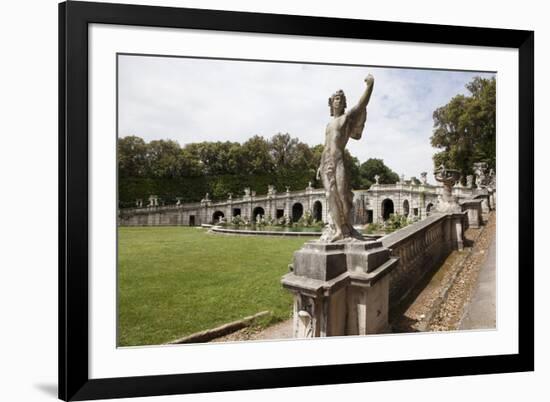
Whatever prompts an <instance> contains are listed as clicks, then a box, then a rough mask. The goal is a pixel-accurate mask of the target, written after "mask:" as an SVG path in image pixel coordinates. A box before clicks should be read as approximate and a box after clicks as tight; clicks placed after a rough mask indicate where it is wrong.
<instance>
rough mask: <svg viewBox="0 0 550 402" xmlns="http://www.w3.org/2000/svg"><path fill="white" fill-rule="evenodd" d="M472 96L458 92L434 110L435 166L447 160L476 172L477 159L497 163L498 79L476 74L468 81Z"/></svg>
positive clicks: (451, 165)
mask: <svg viewBox="0 0 550 402" xmlns="http://www.w3.org/2000/svg"><path fill="white" fill-rule="evenodd" d="M466 89H468V91H469V92H470V95H469V96H466V95H457V96H455V97H454V98H452V99H451V100H450V102H449V103H447V104H446V105H445V106H442V107H440V108H438V109H437V110H435V111H434V113H433V119H434V130H433V134H432V136H431V138H430V141H431V144H432V146H433V147H435V148H438V149H441V151H440V152H438V153H436V154H434V156H433V161H434V165H435V166H439V165H441V164H444V165H445V166H446V167H448V168H453V169H458V170H460V172H461V174H462V175H463V176H466V175H469V174H472V173H473V164H474V163H475V162H487V164H488V166H489V168H493V169H495V167H496V135H495V133H496V80H495V78H490V79H486V78H481V77H476V78H474V79H473V80H472V81H471V82H470V83H468V84H467V85H466Z"/></svg>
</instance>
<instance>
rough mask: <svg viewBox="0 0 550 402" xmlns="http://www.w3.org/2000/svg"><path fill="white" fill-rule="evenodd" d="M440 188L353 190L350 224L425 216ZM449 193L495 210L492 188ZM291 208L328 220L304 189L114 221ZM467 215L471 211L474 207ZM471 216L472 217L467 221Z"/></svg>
mask: <svg viewBox="0 0 550 402" xmlns="http://www.w3.org/2000/svg"><path fill="white" fill-rule="evenodd" d="M441 191H442V190H441V187H440V186H432V185H429V184H426V185H424V184H420V185H417V184H411V183H396V184H379V185H377V184H374V185H372V186H371V188H370V189H368V190H354V191H353V193H354V200H353V206H354V210H353V223H354V224H357V225H364V224H367V223H371V222H376V223H381V222H382V221H383V220H384V216H385V215H387V214H385V212H384V211H385V209H387V208H388V207H391V211H393V213H396V214H400V215H413V216H416V217H418V218H419V219H424V218H426V217H427V216H429V215H430V214H431V213H433V211H434V210H435V207H436V205H437V202H438V197H439V195H440V194H441ZM453 196H454V197H456V198H457V199H458V200H459V201H460V202H461V203H462V202H466V201H471V200H473V199H479V200H481V201H482V204H481V207H482V211H483V212H484V213H487V212H488V211H489V210H491V209H494V204H495V200H496V196H495V193H494V190H491V191H488V190H487V189H481V190H478V189H474V188H467V187H460V186H455V187H454V188H453ZM472 205H473V204H472ZM472 205H470V206H469V208H470V209H472V208H473V206H472ZM295 206H297V207H298V208H299V210H301V211H302V214H303V213H306V212H307V211H309V212H310V213H312V214H315V211H319V212H320V213H319V216H316V218H318V217H320V218H321V220H322V221H323V222H326V221H327V203H326V197H325V191H324V190H323V189H316V188H312V187H308V188H306V189H305V190H301V191H288V192H281V193H277V192H272V193H271V194H267V195H255V194H252V193H249V194H247V195H245V196H243V197H238V198H237V197H235V198H228V199H227V200H224V201H216V202H214V201H212V200H208V199H205V200H203V202H200V203H186V204H181V205H167V206H149V207H141V208H128V209H121V210H119V220H118V222H119V225H122V226H157V225H185V226H193V224H194V225H200V224H203V223H215V222H214V221H215V219H214V217H215V216H218V217H219V216H223V217H224V218H225V219H227V218H229V219H230V218H231V217H233V216H235V215H237V214H239V215H240V216H241V217H243V218H247V219H248V220H254V219H255V216H254V215H255V213H254V211H260V208H261V210H263V211H264V214H263V216H264V217H269V216H271V217H272V218H278V217H280V216H279V215H280V214H284V215H286V216H288V217H290V218H292V217H293V210H294V207H295ZM471 213H472V214H474V211H471ZM474 219H475V217H474V216H473V215H472V220H471V223H473V222H474Z"/></svg>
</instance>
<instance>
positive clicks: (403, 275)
mask: <svg viewBox="0 0 550 402" xmlns="http://www.w3.org/2000/svg"><path fill="white" fill-rule="evenodd" d="M467 227H468V218H467V213H466V212H463V213H450V214H434V215H431V216H429V217H427V218H426V219H424V220H422V221H419V222H416V223H413V224H411V225H409V226H407V227H405V228H403V229H400V230H398V231H396V232H394V233H391V234H389V235H387V236H384V237H382V238H381V239H380V241H381V242H382V244H383V245H384V247H387V248H389V249H390V250H391V255H392V256H393V257H398V258H399V262H398V264H397V267H396V268H395V269H394V270H393V271H392V272H391V273H390V294H389V303H390V308H394V307H396V306H397V305H398V304H399V303H400V302H401V301H402V300H404V299H405V298H406V297H407V296H408V295H409V294H410V292H411V291H413V290H414V289H415V287H416V286H417V285H418V284H419V283H420V282H421V280H422V279H423V278H424V277H425V276H426V275H428V274H429V273H432V272H433V271H434V269H436V268H438V267H439V266H440V265H441V263H442V262H443V261H444V260H445V258H447V256H448V255H449V254H450V253H451V251H452V250H456V249H462V248H463V232H464V230H466V228H467Z"/></svg>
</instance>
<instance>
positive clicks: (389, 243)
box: [380, 212, 450, 249]
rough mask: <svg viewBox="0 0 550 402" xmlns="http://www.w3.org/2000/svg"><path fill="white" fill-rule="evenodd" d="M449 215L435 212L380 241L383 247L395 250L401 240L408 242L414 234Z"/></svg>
mask: <svg viewBox="0 0 550 402" xmlns="http://www.w3.org/2000/svg"><path fill="white" fill-rule="evenodd" d="M449 215H450V214H442V213H436V212H435V213H433V214H432V215H430V216H428V217H427V218H424V219H422V220H421V221H418V222H414V223H411V224H410V225H408V226H405V227H404V228H402V229H399V230H396V231H395V232H393V233H390V234H388V235H386V236H384V237H382V238H381V239H380V240H381V241H382V244H383V245H384V247H387V248H390V249H391V248H395V247H396V246H397V245H398V244H399V243H400V242H402V241H403V240H408V239H409V238H410V237H411V235H412V234H414V233H415V232H420V231H422V230H426V229H428V228H429V227H431V226H434V225H436V224H437V223H438V222H440V221H442V220H445V219H446V218H447V216H449Z"/></svg>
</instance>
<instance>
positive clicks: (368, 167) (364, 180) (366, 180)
mask: <svg viewBox="0 0 550 402" xmlns="http://www.w3.org/2000/svg"><path fill="white" fill-rule="evenodd" d="M376 175H378V176H380V179H379V181H378V182H379V183H380V184H392V183H396V182H398V181H399V176H398V175H397V173H395V172H394V171H393V170H391V169H390V168H389V167H387V166H386V165H385V164H384V161H383V160H382V159H376V158H370V159H367V160H366V161H365V162H363V163H362V164H361V166H360V167H359V176H360V182H361V188H369V187H370V186H371V185H372V184H374V183H376V180H375V178H374V176H376Z"/></svg>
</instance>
